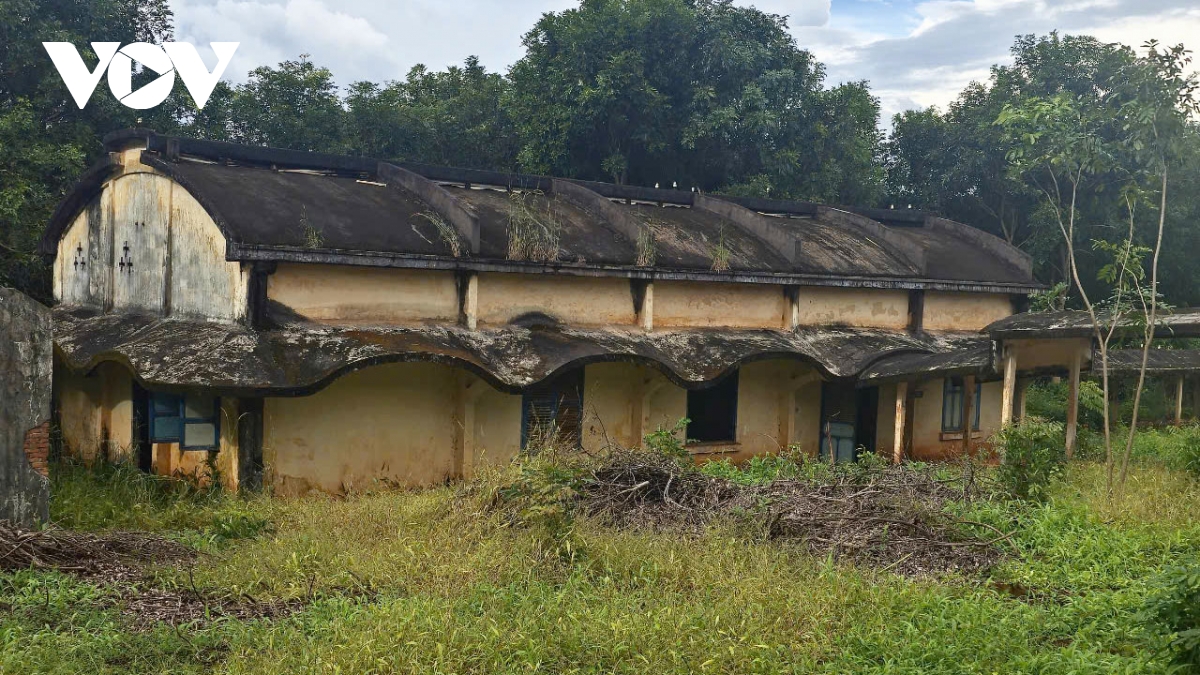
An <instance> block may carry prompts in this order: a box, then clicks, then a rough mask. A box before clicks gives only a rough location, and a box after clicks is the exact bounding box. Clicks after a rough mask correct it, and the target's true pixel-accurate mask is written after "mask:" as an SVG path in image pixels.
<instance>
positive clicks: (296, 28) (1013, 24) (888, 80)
mask: <svg viewBox="0 0 1200 675" xmlns="http://www.w3.org/2000/svg"><path fill="white" fill-rule="evenodd" d="M735 1H736V2H737V3H738V4H742V5H754V6H757V7H758V8H759V9H763V10H765V11H769V12H772V13H776V14H785V15H788V16H789V17H790V21H789V26H790V29H791V31H792V33H793V35H795V37H796V40H797V42H798V43H799V44H800V46H802V47H804V48H806V49H809V50H811V51H812V52H813V53H815V54H816V55H817V57H818V58H819V59H820V60H821V61H823V62H824V63H825V64H826V66H827V69H828V75H829V83H830V84H835V83H837V82H842V81H849V80H868V81H869V82H870V83H871V88H872V91H874V92H875V94H876V95H877V96H878V97H879V98H880V100H881V102H882V107H883V113H884V116H885V120H886V119H889V118H890V116H891V115H892V114H894V113H896V112H899V111H901V110H905V109H909V108H920V107H926V106H930V105H939V106H945V105H946V104H947V103H949V102H950V101H951V100H953V99H954V97H955V96H956V95H957V93H958V92H959V91H961V90H962V88H963V87H964V86H966V85H967V84H968V83H969V82H970V81H971V80H976V79H986V78H987V75H988V68H989V67H990V66H991V65H992V64H995V63H1001V62H1007V61H1008V58H1009V57H1008V48H1009V46H1010V45H1011V44H1012V41H1013V38H1014V37H1015V36H1017V35H1020V34H1025V33H1037V34H1044V33H1047V32H1049V31H1051V30H1054V29H1058V30H1060V31H1062V32H1066V33H1087V34H1091V35H1095V36H1097V37H1099V38H1100V39H1102V40H1105V41H1110V42H1123V43H1125V44H1128V45H1131V46H1135V47H1136V46H1139V45H1141V44H1142V43H1143V42H1145V41H1146V40H1147V39H1149V38H1157V39H1159V40H1160V41H1162V42H1164V43H1168V44H1174V43H1177V42H1184V43H1185V44H1188V46H1189V47H1194V46H1197V45H1193V44H1191V43H1200V1H1198V0H921V1H919V2H917V1H913V0H832V1H831V0H735ZM171 4H172V8H173V9H174V10H175V16H176V23H177V31H176V32H177V35H176V39H179V40H186V41H190V42H194V43H196V44H197V46H198V47H201V53H202V54H203V53H204V52H205V51H206V50H207V47H205V46H203V45H206V44H207V42H209V41H234V42H241V43H242V44H241V47H240V48H239V50H238V53H237V55H236V56H235V57H234V60H233V62H232V63H231V65H230V67H229V69H228V70H227V71H226V78H227V79H232V80H234V81H240V80H242V79H244V78H245V76H246V73H247V72H248V71H250V70H251V69H253V68H255V67H257V66H260V65H274V64H276V63H278V62H279V61H281V60H283V59H287V58H295V57H296V56H298V55H299V54H301V53H307V54H309V55H310V56H311V58H312V59H313V60H314V61H315V62H317V63H319V64H321V65H324V66H328V67H329V68H330V69H332V70H333V72H334V74H335V75H336V76H337V78H338V81H339V82H340V83H342V84H348V83H349V82H352V81H354V80H361V79H367V80H373V81H385V80H390V79H398V78H402V77H403V76H404V74H405V73H406V72H407V71H408V69H409V68H410V67H411V66H413V65H414V64H416V63H424V64H426V65H428V66H429V67H431V68H443V67H445V66H447V65H450V64H455V63H461V62H462V61H463V59H465V58H466V57H467V56H470V55H472V54H475V55H478V56H479V57H480V58H481V60H482V62H483V63H484V65H486V66H487V67H488V68H489V69H493V70H504V69H505V68H507V67H508V66H509V65H511V64H512V63H513V61H515V60H516V59H518V58H520V56H521V53H522V52H521V44H520V37H521V35H522V33H524V32H525V31H526V30H527V29H528V28H529V27H530V26H532V25H533V24H534V22H536V21H537V19H538V17H539V16H540V15H541V14H542V13H543V12H547V11H558V10H562V9H565V8H568V7H572V6H574V5H575V4H576V2H575V0H357V1H356V2H338V1H337V0H171Z"/></svg>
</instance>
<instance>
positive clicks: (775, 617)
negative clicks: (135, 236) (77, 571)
mask: <svg viewBox="0 0 1200 675" xmlns="http://www.w3.org/2000/svg"><path fill="white" fill-rule="evenodd" d="M769 464H770V462H768V461H767V460H762V461H760V462H759V464H758V465H757V467H756V466H754V465H751V466H750V467H747V469H746V471H747V472H748V473H750V474H751V475H749V476H746V477H742V478H737V477H736V476H734V475H733V473H732V472H735V471H739V469H737V468H735V467H732V466H719V465H709V467H712V468H706V469H705V471H706V472H713V473H717V474H719V475H722V476H724V477H729V478H731V479H738V480H741V481H743V482H745V483H747V484H753V483H755V482H759V481H764V480H769V476H770V475H771V474H772V472H774V475H777V476H785V477H787V476H789V475H790V474H792V473H795V474H796V475H797V476H799V475H800V474H802V473H803V472H804V471H814V472H815V471H823V470H828V469H820V468H817V466H816V465H813V466H811V467H808V466H805V465H804V464H803V463H802V462H801V463H798V462H795V461H792V462H791V465H790V466H789V465H788V464H787V463H785V462H784V461H776V462H774V464H771V465H770V466H768V465H769ZM810 464H811V463H810ZM69 471H70V473H69V474H68V475H66V476H62V475H59V476H57V477H56V486H61V487H62V488H63V489H61V490H59V491H58V492H57V494H56V497H55V503H54V505H53V508H54V511H55V513H56V517H60V518H66V519H68V520H69V521H70V522H72V523H74V524H75V525H77V526H83V527H88V528H91V529H105V528H110V527H138V528H146V529H158V530H160V531H168V532H171V533H173V534H176V535H179V536H181V537H183V538H185V539H188V537H191V538H193V539H201V538H203V537H204V536H205V533H207V532H209V531H210V528H211V526H212V523H213V521H214V519H215V518H218V517H223V516H225V515H228V514H242V515H245V516H247V517H252V518H258V519H261V520H263V521H266V522H269V523H270V527H264V528H262V529H259V530H258V531H256V532H253V533H251V534H249V536H245V537H242V538H237V539H230V540H227V541H225V542H224V543H223V544H222V545H220V546H216V547H212V548H211V549H210V550H211V551H212V553H210V554H209V555H207V556H205V558H204V560H203V562H201V563H199V564H198V565H197V566H196V568H195V569H194V570H193V573H192V575H191V578H189V576H188V575H187V574H186V572H183V571H171V570H164V571H161V572H160V575H161V577H162V578H161V583H163V584H168V585H169V584H178V585H190V584H192V583H194V584H195V585H196V586H197V587H199V588H201V589H203V590H223V591H228V592H231V593H235V592H236V593H246V594H249V595H251V596H253V597H255V598H257V599H259V600H263V601H266V600H271V599H288V598H303V599H304V603H305V607H304V609H303V610H302V611H300V612H298V613H296V614H294V615H292V616H290V617H288V618H282V619H277V620H271V621H266V620H259V621H248V622H246V621H236V620H219V621H216V622H212V623H208V624H205V625H203V626H195V627H189V626H182V627H179V628H177V629H176V628H172V627H167V626H164V627H162V628H160V629H155V630H151V631H149V632H139V631H137V630H134V629H133V628H131V627H130V626H128V625H126V624H125V623H124V621H123V620H122V618H121V616H120V615H119V613H117V612H115V611H114V610H112V609H106V608H105V606H104V605H103V603H99V602H97V601H96V596H97V595H98V594H102V593H104V592H105V591H104V590H103V588H102V587H101V586H98V585H97V584H95V583H93V582H85V581H80V580H78V579H75V578H72V577H68V576H65V575H62V574H59V573H50V572H46V573H31V572H18V573H10V574H5V575H0V597H2V602H3V603H4V604H5V605H6V607H5V608H4V609H6V611H0V671H2V672H63V673H66V672H122V673H124V672H134V673H139V672H147V673H150V672H155V673H157V672H195V673H265V672H294V673H316V672H356V673H357V672H362V673H388V672H444V673H450V672H498V673H504V672H513V673H515V672H530V671H541V672H584V673H592V672H594V673H600V672H604V673H608V672H617V673H642V672H661V673H705V672H737V673H775V672H816V673H847V672H853V673H964V672H968V673H993V672H995V673H1008V672H1045V673H1058V672H1081V673H1110V672H1125V673H1164V674H1165V673H1168V672H1170V671H1169V668H1170V664H1169V659H1168V656H1167V655H1166V654H1165V653H1164V652H1162V651H1160V649H1159V648H1160V647H1162V646H1163V645H1164V644H1165V639H1166V638H1165V636H1163V635H1160V634H1159V633H1157V632H1156V631H1154V630H1152V629H1151V628H1148V627H1147V625H1146V624H1144V623H1143V622H1141V621H1140V620H1139V614H1138V613H1139V608H1140V607H1141V606H1142V605H1143V603H1144V602H1145V598H1146V597H1147V596H1148V595H1150V594H1151V593H1152V591H1153V588H1154V584H1155V583H1156V582H1155V579H1156V578H1157V575H1158V574H1159V573H1160V572H1162V571H1164V570H1166V569H1168V568H1169V567H1170V566H1171V565H1173V564H1176V563H1178V562H1180V561H1182V560H1184V559H1186V558H1187V557H1188V556H1192V555H1195V554H1196V553H1198V552H1200V525H1198V524H1196V523H1195V522H1194V517H1189V514H1195V513H1197V512H1198V511H1200V489H1198V487H1197V483H1196V481H1195V480H1194V479H1193V478H1191V477H1190V476H1189V475H1187V474H1186V473H1185V472H1182V471H1180V470H1177V469H1174V468H1171V467H1169V466H1166V465H1164V464H1163V463H1162V462H1159V461H1157V460H1155V461H1147V462H1145V463H1139V464H1138V465H1136V466H1135V467H1134V468H1133V470H1132V473H1131V476H1130V481H1129V488H1128V491H1127V495H1125V496H1123V497H1121V498H1120V500H1119V501H1117V502H1114V503H1111V504H1110V503H1108V502H1107V500H1106V499H1105V497H1104V496H1103V491H1104V478H1103V467H1101V466H1098V465H1095V464H1090V463H1080V464H1074V465H1072V466H1070V467H1069V469H1068V471H1067V473H1066V475H1065V477H1064V478H1063V480H1062V481H1061V482H1059V483H1057V484H1055V486H1054V487H1053V488H1052V490H1051V491H1050V494H1049V495H1048V496H1047V499H1046V501H1045V502H1044V503H1041V504H1030V503H1023V502H1017V501H1010V500H1003V499H993V500H985V501H977V502H975V503H973V504H971V505H966V506H963V507H962V508H963V509H964V515H970V516H971V517H972V518H974V519H977V520H979V521H981V522H987V523H989V524H992V525H994V526H995V527H997V528H999V529H1002V530H1004V531H1005V532H1009V531H1013V530H1016V531H1017V533H1016V534H1015V535H1014V536H1013V537H1012V543H1013V545H1014V546H1015V547H1016V548H1017V549H1018V550H1019V551H1020V552H1021V555H1020V556H1019V557H1016V556H1014V557H1012V558H1010V559H1009V560H1008V561H1006V562H1004V563H1002V564H1001V565H1000V567H999V568H997V569H996V570H994V572H993V573H992V576H991V577H982V578H981V577H964V576H949V577H946V578H941V579H925V580H910V579H905V578H902V577H899V576H896V575H893V574H890V573H886V572H879V571H877V570H872V569H867V568H856V567H853V566H850V565H846V564H842V563H834V562H832V561H830V560H826V559H823V558H815V557H813V556H811V555H808V554H807V553H805V552H804V550H803V549H802V547H800V546H799V545H789V544H787V543H783V544H781V543H778V542H768V541H763V540H759V539H755V538H753V537H748V536H746V533H745V532H743V531H741V530H739V529H738V528H736V527H734V526H732V525H730V526H725V525H722V524H717V525H714V526H713V527H711V528H709V529H708V530H707V531H705V532H704V533H703V534H700V535H696V536H688V535H683V534H671V533H663V532H653V531H640V530H616V529H612V528H608V527H604V526H601V525H599V524H597V523H595V522H593V521H591V520H589V519H587V518H580V519H577V520H576V521H575V522H574V523H573V525H572V537H571V540H570V541H571V545H572V546H573V547H574V553H573V554H572V555H561V551H559V550H556V549H555V546H556V545H557V544H556V543H555V542H553V541H549V540H547V539H546V538H545V537H543V536H540V535H538V533H536V532H535V531H533V530H532V529H530V528H526V527H520V526H517V525H514V524H513V523H512V522H511V520H510V519H508V518H506V517H504V515H503V514H501V513H498V512H496V511H495V510H490V509H487V508H485V507H486V504H487V502H488V500H490V499H492V498H493V497H494V494H495V489H496V486H498V485H502V484H504V483H505V482H506V481H509V480H511V479H512V475H513V474H512V472H511V471H507V472H496V473H495V475H493V477H491V478H489V479H487V480H485V481H484V482H483V483H481V484H478V485H474V486H461V485H460V486H444V487H438V488H434V489H429V490H419V491H404V492H395V491H381V492H378V493H374V494H364V495H358V496H354V497H350V498H332V497H311V498H305V499H299V500H293V501H271V500H266V499H249V500H246V499H241V498H237V497H230V496H228V495H220V494H200V493H191V494H189V493H177V492H173V491H167V492H166V493H165V494H164V493H162V492H161V491H158V489H157V488H154V489H151V487H153V486H156V485H157V484H153V485H152V486H151V487H147V486H144V485H139V484H136V483H134V484H133V485H132V486H130V487H129V488H128V489H126V488H122V487H120V486H118V485H116V484H115V483H116V482H120V481H124V480H128V479H130V478H131V476H124V477H123V478H121V479H120V481H119V480H118V477H117V475H115V474H103V473H101V474H99V475H97V474H93V473H91V472H85V471H83V470H76V469H69ZM176 489H178V488H174V487H172V488H171V490H176ZM93 506H94V508H92V507H93ZM362 588H369V589H370V590H371V592H370V593H357V592H353V591H354V589H362Z"/></svg>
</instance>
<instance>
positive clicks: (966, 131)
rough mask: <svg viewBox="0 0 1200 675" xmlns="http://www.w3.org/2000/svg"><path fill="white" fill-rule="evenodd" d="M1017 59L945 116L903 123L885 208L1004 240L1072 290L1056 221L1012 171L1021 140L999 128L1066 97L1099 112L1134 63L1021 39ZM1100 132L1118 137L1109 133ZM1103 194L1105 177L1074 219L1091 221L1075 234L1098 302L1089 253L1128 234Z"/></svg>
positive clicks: (1094, 43) (1082, 46) (1053, 37)
mask: <svg viewBox="0 0 1200 675" xmlns="http://www.w3.org/2000/svg"><path fill="white" fill-rule="evenodd" d="M1012 54H1013V64H1012V65H1010V66H995V67H993V68H992V72H991V77H990V78H989V80H988V82H987V83H972V84H971V85H969V86H968V87H967V88H966V89H965V90H964V91H963V92H962V94H960V95H959V97H958V99H957V100H955V101H954V102H953V103H952V104H951V105H950V107H949V109H948V110H947V112H946V113H941V112H939V111H937V110H927V111H921V112H919V113H907V114H902V115H899V116H897V117H896V119H895V120H894V126H893V132H892V135H891V137H890V138H889V139H888V141H887V143H886V144H885V155H884V156H885V164H886V166H887V167H888V191H889V194H888V201H889V202H890V203H892V204H910V203H911V204H913V205H914V206H917V207H919V208H926V209H930V210H934V211H937V212H940V213H941V214H943V215H945V216H947V217H949V218H953V219H955V220H960V221H962V222H965V223H969V224H971V225H973V226H975V227H979V228H981V229H984V230H986V231H988V232H991V233H993V234H995V235H997V236H1000V237H1003V238H1004V239H1005V240H1007V241H1009V242H1010V243H1012V244H1014V245H1017V246H1019V247H1021V248H1022V249H1024V250H1026V251H1027V252H1029V253H1030V254H1031V255H1032V256H1033V257H1034V262H1035V267H1036V271H1037V273H1038V275H1039V276H1040V277H1041V278H1042V279H1044V280H1046V281H1051V282H1057V281H1067V280H1069V279H1070V276H1071V273H1070V269H1069V268H1070V263H1069V262H1068V261H1067V260H1066V253H1067V251H1066V247H1065V245H1064V242H1063V240H1062V238H1061V236H1060V233H1059V229H1058V226H1057V223H1056V219H1055V216H1054V214H1053V213H1052V212H1051V211H1049V210H1048V209H1047V208H1046V207H1045V202H1044V200H1042V191H1041V189H1040V188H1039V187H1038V186H1037V185H1035V184H1034V183H1032V182H1031V181H1030V180H1029V179H1028V176H1024V175H1014V174H1013V173H1011V172H1010V171H1009V162H1008V157H1009V155H1010V153H1011V152H1012V150H1013V149H1014V148H1015V147H1017V146H1018V145H1019V143H1018V142H1017V141H1018V140H1019V139H1015V138H1014V137H1013V136H1012V135H1011V134H1009V133H1008V132H1007V131H1006V130H1005V129H1004V128H1002V127H999V126H997V125H995V124H994V122H995V120H996V118H997V116H999V115H1000V113H1001V111H1002V110H1004V108H1005V107H1006V106H1014V107H1019V106H1021V105H1022V104H1024V103H1026V102H1028V101H1030V100H1033V99H1049V98H1053V97H1055V96H1058V95H1060V94H1062V95H1065V96H1068V97H1072V98H1073V99H1074V100H1077V101H1079V102H1080V104H1081V105H1082V106H1084V107H1085V108H1096V107H1099V106H1102V105H1103V104H1102V103H1101V100H1102V99H1103V98H1104V97H1105V96H1106V95H1107V86H1108V84H1109V83H1111V82H1112V81H1113V78H1115V77H1117V74H1118V73H1119V72H1121V69H1122V68H1124V67H1125V66H1126V65H1127V64H1128V63H1130V62H1132V61H1133V59H1134V55H1133V52H1132V51H1131V50H1129V49H1128V48H1126V47H1123V46H1121V45H1108V44H1103V43H1101V42H1099V41H1098V40H1096V39H1094V38H1091V37H1087V36H1060V35H1058V34H1057V33H1051V34H1050V35H1047V36H1045V37H1040V38H1038V37H1034V36H1032V35H1026V36H1022V37H1020V38H1018V39H1017V40H1016V42H1015V43H1014V45H1013V47H1012ZM1098 133H1100V137H1101V138H1102V139H1107V140H1112V139H1113V138H1115V128H1114V127H1112V126H1111V125H1108V126H1106V127H1104V128H1103V129H1100V130H1098ZM1106 185H1110V181H1109V180H1108V179H1107V178H1104V177H1099V178H1098V179H1097V180H1096V181H1089V185H1088V187H1087V188H1086V189H1083V190H1081V191H1080V192H1079V193H1078V194H1077V195H1076V198H1077V202H1076V207H1077V210H1078V211H1079V212H1081V213H1083V214H1086V216H1087V217H1086V218H1084V219H1083V220H1082V222H1081V225H1082V227H1081V228H1080V229H1078V230H1077V231H1076V233H1075V234H1076V240H1075V242H1074V244H1075V246H1076V248H1077V251H1076V253H1077V254H1078V259H1077V260H1076V263H1077V264H1078V265H1079V266H1080V267H1081V268H1082V270H1083V273H1082V275H1081V277H1082V278H1083V280H1084V283H1085V285H1090V286H1093V289H1092V290H1093V291H1094V292H1095V293H1101V292H1103V291H1102V289H1100V288H1099V287H1098V286H1096V281H1095V278H1096V272H1097V270H1098V269H1099V267H1100V266H1102V265H1103V264H1104V261H1103V260H1102V259H1101V258H1100V257H1098V256H1093V255H1092V252H1091V251H1090V249H1089V247H1088V245H1087V244H1088V242H1089V241H1091V240H1092V239H1094V238H1103V239H1113V240H1115V237H1114V233H1116V232H1120V231H1121V229H1120V226H1119V225H1117V223H1119V222H1121V221H1122V217H1121V207H1120V203H1119V200H1116V199H1114V198H1113V196H1112V195H1114V194H1115V192H1114V191H1112V190H1111V189H1110V190H1107V191H1106V190H1104V186H1106ZM1072 286H1073V284H1072Z"/></svg>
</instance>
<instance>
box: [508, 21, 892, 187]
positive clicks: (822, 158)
mask: <svg viewBox="0 0 1200 675" xmlns="http://www.w3.org/2000/svg"><path fill="white" fill-rule="evenodd" d="M524 44H525V48H526V54H525V56H524V57H523V58H522V59H521V60H519V61H518V62H517V63H516V64H514V65H513V68H512V70H511V72H510V79H511V81H512V89H513V91H512V99H511V100H512V109H511V110H512V115H513V118H514V119H516V120H517V126H518V133H519V136H520V139H521V151H520V163H521V165H522V166H523V167H524V168H526V169H528V170H530V171H534V172H541V173H554V174H557V175H565V176H572V177H578V178H589V179H594V180H604V179H611V180H616V182H618V183H631V184H640V185H654V184H655V183H662V184H664V185H669V184H672V183H678V184H679V185H680V186H685V187H686V186H695V187H698V188H699V189H702V190H716V189H723V188H724V187H725V186H744V185H746V184H752V183H756V182H758V181H759V180H762V181H763V182H766V183H768V184H770V185H771V186H773V190H772V193H771V196H778V197H788V196H792V197H803V198H810V199H815V200H825V201H837V202H839V203H840V202H846V203H863V202H870V201H873V200H874V197H875V195H876V194H877V192H878V186H879V183H880V174H881V172H880V171H879V169H878V167H877V165H876V163H875V161H874V155H875V151H876V149H877V147H878V143H879V134H878V131H877V130H876V123H877V120H878V115H879V108H878V102H877V101H876V100H875V99H874V97H872V96H871V95H870V93H869V92H868V90H867V88H866V86H865V84H863V83H849V84H844V85H841V86H839V87H837V88H835V89H824V88H823V86H822V81H823V79H824V69H823V67H822V66H821V65H820V64H819V63H817V62H816V61H815V59H813V57H812V55H811V54H810V53H808V52H807V51H804V50H802V49H799V48H798V47H797V45H796V42H795V39H794V38H792V36H791V35H790V34H789V33H788V30H787V25H786V21H785V19H784V18H783V17H780V16H776V15H771V14H766V13H764V12H761V11H759V10H757V9H754V8H748V7H738V6H735V5H734V4H733V3H732V2H729V1H728V0H700V1H698V2H692V1H690V0H584V2H582V3H580V5H579V7H578V8H575V9H568V10H565V11H562V12H557V13H548V14H545V15H543V17H542V19H541V20H540V21H538V23H537V25H535V26H534V28H533V29H532V30H531V31H529V32H528V33H527V34H526V35H525V38H524ZM739 191H744V190H739ZM760 196H763V195H762V194H761V193H760Z"/></svg>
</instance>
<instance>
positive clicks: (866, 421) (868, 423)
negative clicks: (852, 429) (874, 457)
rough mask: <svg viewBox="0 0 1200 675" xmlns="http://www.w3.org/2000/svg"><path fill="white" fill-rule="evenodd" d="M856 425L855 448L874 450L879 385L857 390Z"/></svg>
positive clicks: (877, 425) (867, 450)
mask: <svg viewBox="0 0 1200 675" xmlns="http://www.w3.org/2000/svg"><path fill="white" fill-rule="evenodd" d="M855 426H857V427H858V430H857V431H858V433H857V434H855V435H856V436H857V438H856V439H855V441H856V448H862V449H863V450H865V451H866V452H875V451H876V447H875V439H876V436H877V434H878V427H879V387H867V388H865V389H859V390H858V420H857V422H856V423H855Z"/></svg>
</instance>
